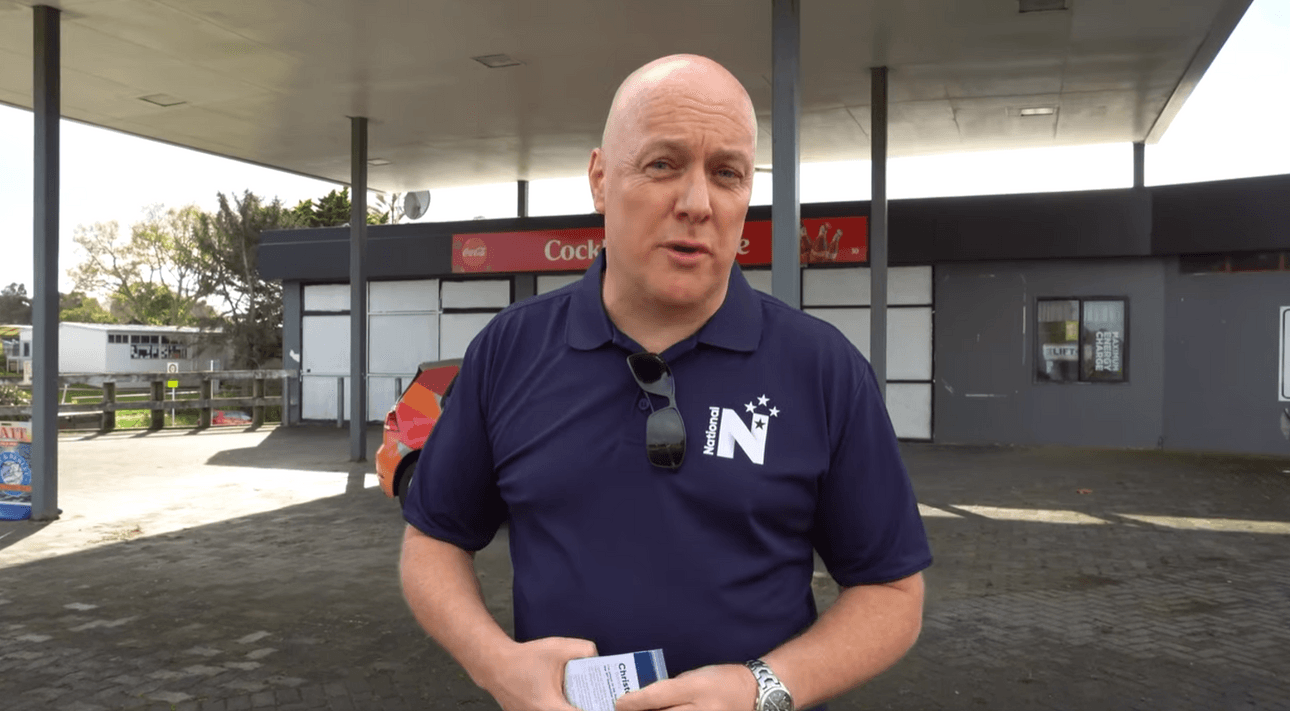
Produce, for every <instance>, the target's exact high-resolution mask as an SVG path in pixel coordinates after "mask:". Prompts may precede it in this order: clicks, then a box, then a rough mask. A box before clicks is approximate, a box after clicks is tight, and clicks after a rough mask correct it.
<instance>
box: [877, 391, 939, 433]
mask: <svg viewBox="0 0 1290 711" xmlns="http://www.w3.org/2000/svg"><path fill="white" fill-rule="evenodd" d="M887 414H888V415H889V416H890V417H891V426H892V427H893V428H894V429H895V430H896V436H897V437H899V438H901V439H931V438H932V385H931V383H887Z"/></svg>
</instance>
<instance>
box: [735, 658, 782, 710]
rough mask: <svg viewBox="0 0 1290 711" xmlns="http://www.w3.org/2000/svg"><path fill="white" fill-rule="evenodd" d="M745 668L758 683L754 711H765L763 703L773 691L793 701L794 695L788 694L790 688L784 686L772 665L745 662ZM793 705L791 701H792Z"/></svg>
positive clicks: (756, 660)
mask: <svg viewBox="0 0 1290 711" xmlns="http://www.w3.org/2000/svg"><path fill="white" fill-rule="evenodd" d="M744 666H746V667H748V670H749V671H751V672H752V675H753V679H755V680H756V681H757V699H756V700H755V701H754V702H753V711H763V708H762V707H763V701H765V699H766V697H767V695H769V694H770V693H771V692H772V691H783V692H784V695H785V696H787V697H788V698H789V699H792V698H793V697H792V694H789V693H788V687H786V686H784V684H783V682H781V681H780V680H779V677H777V676H775V672H774V670H772V669H771V668H770V665H768V664H766V662H763V661H762V660H760V659H753V660H752V661H748V662H744ZM790 704H791V701H790Z"/></svg>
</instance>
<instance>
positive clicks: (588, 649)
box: [560, 637, 596, 659]
mask: <svg viewBox="0 0 1290 711" xmlns="http://www.w3.org/2000/svg"><path fill="white" fill-rule="evenodd" d="M560 641H561V642H562V644H561V645H560V651H561V652H562V653H563V655H564V656H565V657H566V658H568V659H582V658H584V657H594V656H596V643H595V642H592V641H591V640H589V639H576V638H573V637H565V638H562V639H561V640H560Z"/></svg>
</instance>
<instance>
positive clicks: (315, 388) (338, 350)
mask: <svg viewBox="0 0 1290 711" xmlns="http://www.w3.org/2000/svg"><path fill="white" fill-rule="evenodd" d="M300 328H301V343H300V346H301V347H300V350H301V354H300V357H301V363H300V366H301V371H302V372H301V374H300V416H301V417H303V418H304V419H306V420H335V419H336V397H337V384H336V380H337V378H339V377H344V376H346V375H348V374H349V317H348V316H305V317H304V318H303V319H301V327H300ZM345 381H346V382H348V381H349V378H345ZM345 387H346V388H347V389H346V392H348V387H349V386H348V385H346V386H345ZM345 417H349V401H348V398H346V402H345Z"/></svg>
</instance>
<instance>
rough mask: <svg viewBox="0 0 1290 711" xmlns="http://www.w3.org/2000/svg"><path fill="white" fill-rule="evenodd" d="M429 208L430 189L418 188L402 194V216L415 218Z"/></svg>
mask: <svg viewBox="0 0 1290 711" xmlns="http://www.w3.org/2000/svg"><path fill="white" fill-rule="evenodd" d="M429 209H430V191H429V190H418V191H416V192H411V193H408V194H407V195H404V196H403V216H404V217H406V218H408V219H409V220H415V219H417V218H418V217H421V216H422V215H424V214H426V210H429Z"/></svg>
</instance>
